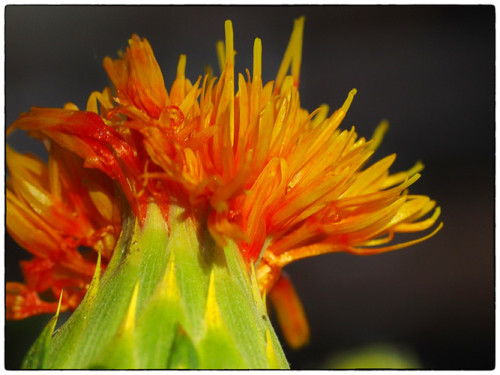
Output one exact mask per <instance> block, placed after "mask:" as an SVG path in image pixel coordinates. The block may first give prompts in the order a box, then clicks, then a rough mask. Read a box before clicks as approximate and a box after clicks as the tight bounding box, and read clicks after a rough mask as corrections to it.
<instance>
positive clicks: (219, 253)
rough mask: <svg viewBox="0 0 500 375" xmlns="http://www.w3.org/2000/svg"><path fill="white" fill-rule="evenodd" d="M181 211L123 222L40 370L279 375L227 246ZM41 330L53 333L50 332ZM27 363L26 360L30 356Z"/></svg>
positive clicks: (45, 345)
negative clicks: (261, 373)
mask: <svg viewBox="0 0 500 375" xmlns="http://www.w3.org/2000/svg"><path fill="white" fill-rule="evenodd" d="M183 214H184V211H183V209H182V208H180V207H177V206H172V207H171V208H170V212H169V222H168V223H166V222H165V221H164V219H163V217H162V215H161V212H160V210H159V208H158V207H157V206H156V205H154V204H151V205H150V206H149V208H148V215H147V218H146V221H145V224H144V226H143V227H142V228H141V227H140V226H139V225H138V223H137V220H136V219H135V218H134V217H132V216H130V217H128V218H126V219H125V220H124V223H123V228H122V235H121V237H120V239H119V241H118V244H117V246H116V249H115V252H114V254H113V257H112V259H111V261H110V263H109V264H108V267H107V269H106V271H105V272H104V274H103V276H102V277H100V275H99V270H100V266H99V265H98V267H97V268H96V275H95V276H94V280H93V281H92V283H91V285H90V287H89V290H88V292H87V294H86V296H85V298H84V300H83V301H82V303H81V304H80V306H79V307H78V308H77V309H76V310H75V312H74V313H73V314H72V316H71V317H70V318H69V319H68V321H67V322H66V323H65V324H64V325H63V326H62V327H61V328H60V329H59V330H57V332H55V333H54V334H53V336H52V339H51V340H48V339H47V337H48V336H47V333H46V332H45V331H44V333H45V335H42V336H43V337H44V340H43V342H39V341H37V343H36V344H35V345H34V347H35V346H36V347H37V351H36V352H37V353H38V354H39V355H40V356H41V357H40V358H43V361H40V360H38V361H36V360H33V358H36V356H35V357H30V358H31V360H28V359H26V361H25V364H24V366H25V367H36V366H40V363H43V367H44V368H58V369H62V368H71V369H81V368H130V369H132V368H136V369H162V368H214V369H216V368H217V369H223V368H228V369H236V368H255V369H256V368H288V363H287V361H286V359H285V356H284V354H283V351H282V349H281V347H280V344H279V342H278V340H277V338H276V335H275V333H274V330H273V328H272V326H271V324H270V322H269V318H268V316H267V313H266V309H265V306H264V303H263V301H262V298H261V296H260V293H259V289H258V285H257V281H256V278H255V274H254V273H253V272H252V270H249V268H248V266H247V265H246V264H245V263H244V261H243V259H242V258H241V255H240V252H239V250H238V247H237V245H236V244H234V243H233V242H231V241H228V243H227V245H226V246H225V247H224V248H220V247H218V246H217V245H216V244H215V242H214V241H213V240H212V239H211V238H210V236H209V235H208V234H207V232H206V230H199V229H198V227H199V226H198V225H197V223H196V222H195V221H194V219H193V218H191V217H188V218H186V217H185V215H183ZM51 327H52V328H50V327H47V329H48V330H49V331H50V330H53V327H54V324H53V325H52V326H51ZM31 355H33V352H31Z"/></svg>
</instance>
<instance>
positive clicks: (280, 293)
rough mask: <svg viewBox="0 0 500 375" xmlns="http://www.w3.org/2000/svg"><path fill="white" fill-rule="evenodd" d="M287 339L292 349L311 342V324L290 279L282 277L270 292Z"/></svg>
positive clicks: (282, 275)
mask: <svg viewBox="0 0 500 375" xmlns="http://www.w3.org/2000/svg"><path fill="white" fill-rule="evenodd" d="M269 297H270V298H271V302H272V304H273V307H274V309H275V311H276V315H277V317H278V322H279V325H280V327H281V330H282V331H283V335H284V336H285V339H286V341H287V343H288V345H290V347H291V348H292V349H299V348H300V347H302V346H304V345H306V344H307V343H308V342H309V336H310V333H309V324H308V323H307V318H306V314H305V312H304V308H303V307H302V303H301V302H300V299H299V297H298V296H297V293H296V292H295V288H294V287H293V285H292V283H291V281H290V279H289V278H288V277H287V276H285V275H284V274H281V277H280V278H279V280H278V281H277V282H276V284H275V285H274V287H273V288H272V289H271V293H270V294H269Z"/></svg>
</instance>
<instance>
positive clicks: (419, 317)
mask: <svg viewBox="0 0 500 375" xmlns="http://www.w3.org/2000/svg"><path fill="white" fill-rule="evenodd" d="M301 15H305V16H306V27H305V34H304V47H303V59H302V69H301V83H300V85H301V89H300V93H301V101H302V106H303V107H304V108H306V109H308V110H310V111H312V110H314V109H315V108H316V107H318V106H319V105H320V104H322V103H327V104H328V105H330V108H331V109H332V110H333V109H336V108H338V107H340V106H341V105H342V103H343V101H344V100H345V98H346V96H347V93H348V92H349V90H350V89H352V88H356V89H357V90H358V94H357V95H356V97H355V99H354V103H353V105H352V106H351V108H350V110H349V113H348V115H347V117H346V118H345V120H344V122H343V127H344V128H350V127H351V126H352V125H355V126H356V130H357V132H358V134H359V135H360V136H365V137H370V136H371V134H372V132H373V130H374V128H375V126H376V125H377V124H378V123H379V121H380V120H382V119H384V118H386V119H388V120H389V122H390V129H389V132H388V133H387V135H386V137H385V139H384V142H383V143H382V146H381V147H380V148H379V150H378V151H377V154H376V155H375V159H380V158H381V157H383V156H385V155H388V154H390V153H393V152H396V153H397V154H398V158H397V160H396V163H395V164H394V166H393V167H392V169H391V171H393V172H395V171H398V170H406V169H408V168H410V167H411V166H413V164H414V163H415V162H416V161H417V160H422V161H423V162H424V164H425V165H426V169H425V170H424V171H423V176H422V178H421V179H420V180H419V181H418V182H417V183H416V184H415V185H413V186H412V189H411V191H412V193H416V194H425V195H429V196H431V197H432V198H433V199H435V200H437V202H438V204H439V205H440V206H441V207H442V210H443V213H442V220H443V221H444V223H445V226H444V228H443V230H442V231H441V232H440V233H439V234H438V235H437V236H435V237H434V238H432V239H430V240H428V241H426V242H424V243H422V244H419V245H417V246H414V247H411V248H408V249H405V250H401V251H398V252H393V253H387V254H384V255H377V256H373V257H356V256H353V255H349V254H328V255H324V256H321V257H316V258H312V259H307V260H303V261H300V262H298V263H295V264H292V265H290V266H289V267H287V269H286V271H287V272H288V274H289V275H290V276H291V278H292V280H293V281H294V283H295V286H296V288H297V291H298V294H299V295H300V297H301V299H302V301H303V304H304V307H305V310H306V313H307V315H308V317H309V321H310V326H311V343H310V344H309V346H307V347H305V348H304V349H302V350H300V351H296V352H295V351H292V350H289V349H288V348H287V347H286V346H285V350H286V353H287V356H288V359H289V361H290V363H291V366H292V368H294V369H313V368H346V367H347V368H350V367H372V368H374V367H382V368H387V367H392V368H403V367H414V368H415V367H416V368H424V369H492V368H494V366H495V362H494V359H495V357H494V354H495V351H494V345H495V332H494V327H495V310H494V307H495V306H494V166H495V164H494V163H495V161H494V151H495V143H494V142H495V141H494V136H495V8H494V7H493V6H307V7H303V6H265V7H262V6H260V7H258V6H255V7H253V6H252V7H248V6H247V7H244V6H189V7H187V6H122V7H116V6H113V7H111V6H84V7H81V6H7V7H6V8H5V22H6V23H5V82H6V88H5V100H6V107H5V115H6V119H5V120H6V124H7V125H8V124H10V123H12V122H13V121H14V120H15V119H16V118H17V117H18V116H19V114H20V113H21V112H25V111H28V110H29V108H30V106H47V107H61V106H62V105H64V104H65V103H66V102H68V101H71V102H74V103H76V104H77V105H78V106H79V107H80V108H85V105H86V101H87V98H88V95H89V94H90V93H91V92H92V91H94V90H102V89H103V88H104V87H105V86H107V85H108V84H109V81H108V79H107V77H106V74H105V72H104V69H103V68H102V60H103V58H104V57H105V56H108V55H110V56H113V57H116V53H117V51H118V50H119V49H122V48H124V47H125V46H126V44H127V40H128V38H129V37H130V36H131V34H132V33H137V34H139V35H140V36H142V37H146V38H147V39H148V40H149V41H150V43H151V45H152V47H153V50H154V51H155V55H156V58H157V60H158V62H159V64H160V66H161V68H162V71H163V74H164V77H165V81H166V84H167V87H170V85H171V83H172V82H173V79H174V77H175V71H176V65H177V59H178V56H179V54H181V53H184V54H187V70H186V75H187V76H188V77H190V78H191V80H192V81H195V80H196V78H197V77H198V75H200V74H202V73H203V72H204V66H205V65H206V64H210V65H211V66H212V67H214V70H215V71H218V65H217V57H216V53H215V42H216V40H219V39H223V38H224V20H226V19H231V20H232V21H233V27H234V32H235V49H236V51H237V56H236V70H237V71H241V72H243V71H244V69H245V68H247V67H248V68H251V65H252V48H253V39H254V38H255V37H260V38H261V39H262V42H263V78H264V81H267V80H272V79H274V77H275V74H276V72H277V70H278V67H279V63H280V61H281V58H282V56H283V53H284V51H285V48H286V44H287V42H288V38H289V36H290V33H291V30H292V26H293V20H294V19H295V18H297V17H299V16H301ZM8 143H9V144H10V145H12V146H13V147H15V148H16V149H17V150H19V151H31V152H35V153H41V152H43V148H42V147H41V145H39V144H38V143H37V142H36V141H32V140H30V139H28V138H26V137H25V136H24V135H23V134H22V133H14V134H13V135H12V136H11V137H10V138H9V139H8ZM5 257H6V269H5V274H6V280H8V281H13V280H21V274H20V272H19V267H18V265H17V264H18V262H19V260H20V259H29V257H30V256H29V254H28V253H27V252H25V251H23V250H22V249H19V248H18V247H16V245H15V243H14V242H13V241H12V240H11V239H10V238H9V237H8V236H7V237H6V255H5ZM49 318H50V317H48V316H39V317H34V318H30V319H27V320H25V321H21V322H18V321H16V322H11V321H8V322H6V326H5V336H6V337H5V361H6V363H5V365H6V367H7V368H16V367H18V366H19V365H20V363H21V360H22V357H23V356H24V354H25V353H26V351H27V349H28V348H29V346H30V345H31V343H32V342H33V340H34V339H35V337H37V336H38V334H39V333H40V332H41V330H42V327H43V326H44V324H45V323H46V322H47V321H48V319H49Z"/></svg>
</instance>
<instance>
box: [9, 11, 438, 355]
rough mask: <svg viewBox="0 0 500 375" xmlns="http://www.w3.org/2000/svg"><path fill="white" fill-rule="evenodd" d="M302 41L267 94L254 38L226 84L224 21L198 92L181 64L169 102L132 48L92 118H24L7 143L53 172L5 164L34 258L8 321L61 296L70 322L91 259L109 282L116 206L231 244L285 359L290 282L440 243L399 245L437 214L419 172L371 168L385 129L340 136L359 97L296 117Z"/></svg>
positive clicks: (111, 68) (296, 334)
mask: <svg viewBox="0 0 500 375" xmlns="http://www.w3.org/2000/svg"><path fill="white" fill-rule="evenodd" d="M303 26H304V18H300V19H298V20H296V21H295V25H294V29H293V32H292V35H291V38H290V41H289V44H288V47H287V49H286V52H285V56H284V58H283V61H282V63H281V66H280V68H279V71H278V74H277V76H276V79H275V81H271V82H268V83H265V84H264V83H263V82H262V78H261V71H262V66H261V59H262V46H261V41H260V39H258V38H257V39H255V44H254V60H253V67H252V73H251V74H250V72H249V71H248V70H246V74H241V73H240V74H238V75H235V73H234V55H235V52H234V48H233V31H232V25H231V22H230V21H227V22H226V24H225V31H226V41H225V43H222V42H220V43H219V44H218V45H217V51H218V55H219V62H220V67H221V71H222V72H221V75H220V77H219V78H216V77H214V76H212V74H211V73H210V72H209V73H207V74H205V75H204V76H203V77H201V76H200V77H199V78H198V79H197V80H196V81H195V82H194V83H192V82H191V81H190V80H189V79H187V78H186V77H185V67H186V56H184V55H181V56H180V58H179V62H178V67H177V75H176V78H175V80H174V82H173V84H172V86H171V88H170V90H167V89H166V88H165V84H164V79H163V76H162V73H161V70H160V68H159V65H158V63H157V62H156V59H155V57H154V55H153V51H152V48H151V46H150V45H149V43H148V41H147V40H146V39H141V38H140V37H139V36H137V35H133V36H132V37H131V39H130V40H129V46H128V47H127V49H126V51H125V52H123V53H121V54H120V57H119V58H117V59H112V58H109V57H107V58H105V59H104V68H105V70H106V72H107V73H108V75H109V78H110V79H111V82H112V84H113V88H112V89H110V88H106V89H104V90H103V91H102V92H94V93H92V94H91V95H90V98H89V100H88V103H87V108H86V110H85V111H82V110H79V109H78V108H77V107H76V106H75V105H74V104H71V103H70V104H67V105H65V106H64V108H62V109H55V108H32V109H31V110H30V112H29V113H27V114H24V115H22V116H21V117H20V118H19V119H18V120H17V121H16V122H15V123H14V124H12V126H11V127H10V129H9V132H11V131H12V130H14V129H22V130H25V131H27V132H29V133H30V134H31V135H32V136H34V137H37V138H39V139H41V140H42V141H43V142H44V144H45V145H46V147H47V150H48V153H49V160H48V163H47V164H45V163H43V162H42V161H41V160H40V159H38V158H36V157H35V156H32V155H22V154H19V153H17V152H16V151H14V150H12V149H10V148H8V149H7V167H8V169H9V174H10V177H9V179H8V182H7V229H8V231H9V233H10V234H11V235H12V237H13V238H14V239H15V240H16V241H17V242H18V243H19V244H20V245H21V246H23V247H24V248H25V249H26V250H28V251H29V252H31V253H32V254H33V255H34V259H33V260H32V261H28V262H22V263H21V268H22V270H23V274H24V276H25V280H26V284H21V283H7V318H12V319H22V318H25V317H27V316H30V315H34V314H39V313H47V312H55V311H56V309H57V302H56V301H57V299H58V298H59V296H60V295H61V290H62V289H64V292H65V293H64V294H63V296H62V300H61V307H60V308H61V310H62V311H64V310H67V309H70V310H73V309H75V308H76V307H77V306H78V304H79V303H80V301H81V299H82V298H83V296H84V295H85V293H86V291H87V289H88V288H89V284H90V283H91V281H92V277H93V274H94V268H95V267H96V263H97V259H98V254H100V255H101V257H102V259H101V263H100V267H102V268H103V269H105V268H106V266H107V264H108V263H109V261H110V259H111V258H112V255H113V251H114V248H115V246H116V243H117V240H118V238H119V236H120V231H121V229H122V220H123V219H122V217H123V214H124V208H123V207H124V204H123V202H124V201H125V202H126V205H128V206H130V208H131V210H132V211H133V213H134V216H135V217H136V218H137V219H138V222H139V224H140V225H144V223H145V221H146V217H147V213H148V205H149V204H150V203H151V202H155V204H156V205H157V206H158V207H159V209H160V211H161V214H162V216H163V217H164V218H165V221H166V222H168V218H169V215H171V208H172V205H177V206H182V207H183V208H184V209H185V210H186V215H187V216H190V217H191V218H195V222H196V225H197V226H198V227H200V228H202V229H204V228H206V229H207V230H208V231H209V233H210V235H211V238H212V239H213V240H214V241H215V242H216V243H217V245H218V246H220V247H221V248H223V247H224V246H226V245H227V243H228V242H232V243H235V244H236V245H237V248H238V249H239V251H240V253H241V255H242V257H243V259H244V260H245V264H246V265H247V271H248V272H249V273H251V272H252V269H255V274H256V278H257V280H258V285H259V288H260V293H261V294H262V295H264V296H266V295H269V297H270V301H271V302H272V304H273V306H274V307H275V309H276V311H277V316H278V319H279V321H280V324H281V325H282V328H283V330H284V334H285V337H286V338H287V340H288V342H289V343H290V345H291V346H292V347H300V346H301V345H303V344H304V343H305V342H307V340H308V336H309V333H308V328H307V321H306V319H305V314H304V312H303V309H302V307H301V304H300V301H299V299H298V297H297V295H296V293H295V291H294V289H293V286H292V284H291V282H290V280H289V279H288V278H287V277H286V276H285V275H284V274H283V273H282V269H283V267H285V266H286V265H288V264H289V263H291V262H293V261H295V260H298V259H302V258H305V257H310V256H316V255H319V254H324V253H331V252H339V251H346V252H349V253H353V254H356V255H370V254H379V253H382V252H387V251H392V250H397V249H400V248H403V247H406V246H410V245H412V244H415V243H418V242H421V241H423V240H425V239H427V238H429V237H431V236H433V235H434V234H435V233H437V231H439V230H440V228H441V227H442V224H439V225H438V226H437V227H436V228H435V229H434V230H433V231H432V232H431V233H430V234H427V235H421V236H420V237H418V238H417V239H414V240H411V241H408V242H403V243H393V240H394V236H395V234H397V233H402V232H422V231H425V230H427V229H429V228H431V227H433V226H435V223H436V222H437V219H438V217H439V213H440V209H439V207H437V208H436V204H435V202H434V201H432V200H430V199H429V198H428V197H426V196H420V195H411V194H409V193H408V187H409V186H410V185H412V184H413V183H414V182H415V181H416V180H417V179H418V178H419V174H418V172H420V171H421V169H422V168H423V166H422V164H421V163H417V164H416V165H415V166H414V167H413V168H411V169H409V170H408V171H406V172H399V173H395V174H390V173H389V168H390V166H391V165H392V163H393V162H394V160H395V155H390V156H387V157H385V158H383V159H381V160H380V161H378V162H376V163H373V164H372V165H370V166H369V167H367V168H364V166H365V165H366V164H367V162H368V160H369V159H370V157H371V156H372V154H373V153H374V151H375V150H376V148H377V146H378V144H379V143H380V141H381V140H382V137H383V134H384V133H385V131H386V130H387V123H385V122H382V123H381V125H380V126H379V127H378V128H377V130H376V131H375V133H374V136H373V138H372V139H371V140H369V141H367V140H365V138H358V137H357V134H356V133H355V130H354V128H352V129H350V130H340V129H339V126H340V123H341V122H342V120H343V118H344V117H345V115H346V113H347V110H348V109H349V107H350V105H351V103H352V101H353V98H354V95H355V94H356V90H352V91H351V92H350V93H349V94H348V96H347V99H346V101H345V103H344V104H343V105H342V106H341V107H340V108H339V109H338V110H336V111H334V112H333V113H332V114H330V115H329V114H328V112H329V109H328V106H326V105H323V106H321V107H319V108H318V109H317V110H315V111H313V112H311V113H310V112H308V111H307V110H306V109H304V108H302V107H301V105H300V98H299V91H298V87H299V78H300V76H299V71H300V64H301V58H302V57H301V55H302V53H301V50H302V32H303ZM289 71H290V74H288V72H289ZM235 92H236V93H235ZM428 214H429V215H428ZM427 216H429V217H427ZM425 217H427V218H425ZM41 295H43V296H44V297H41ZM47 295H48V297H47Z"/></svg>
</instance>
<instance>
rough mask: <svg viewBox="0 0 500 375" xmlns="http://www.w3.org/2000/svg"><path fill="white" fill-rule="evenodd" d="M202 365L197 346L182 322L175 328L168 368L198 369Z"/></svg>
mask: <svg viewBox="0 0 500 375" xmlns="http://www.w3.org/2000/svg"><path fill="white" fill-rule="evenodd" d="M199 367H200V362H199V360H198V354H197V351H196V347H195V346H194V344H193V342H192V341H191V339H190V338H189V337H188V335H187V333H186V331H185V330H184V328H182V326H181V325H180V324H178V325H177V327H176V328H175V329H174V339H173V342H172V350H171V351H170V355H169V358H168V361H167V366H166V368H169V369H174V370H181V369H197V368H199Z"/></svg>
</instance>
